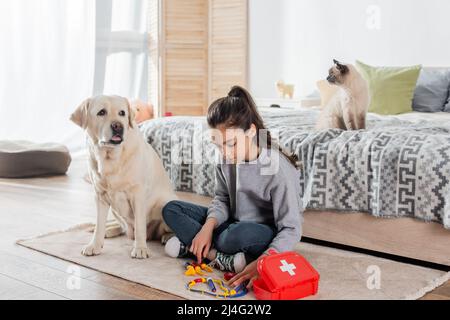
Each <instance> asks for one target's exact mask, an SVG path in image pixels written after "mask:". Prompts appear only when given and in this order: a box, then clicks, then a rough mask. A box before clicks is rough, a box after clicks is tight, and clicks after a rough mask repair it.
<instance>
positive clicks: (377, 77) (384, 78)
mask: <svg viewBox="0 0 450 320" xmlns="http://www.w3.org/2000/svg"><path fill="white" fill-rule="evenodd" d="M356 67H357V68H358V70H359V72H360V73H361V75H362V76H363V77H364V79H366V80H367V83H368V84H369V90H370V98H371V100H370V106H369V112H374V113H378V114H400V113H406V112H411V111H412V100H413V98H414V90H415V89H416V83H417V79H418V78H419V74H420V70H421V69H422V66H421V65H417V66H412V67H398V68H397V67H371V66H368V65H366V64H364V63H362V62H360V61H356Z"/></svg>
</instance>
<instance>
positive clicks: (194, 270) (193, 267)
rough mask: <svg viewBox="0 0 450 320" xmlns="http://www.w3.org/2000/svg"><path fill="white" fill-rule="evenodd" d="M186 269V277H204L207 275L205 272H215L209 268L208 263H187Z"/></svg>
mask: <svg viewBox="0 0 450 320" xmlns="http://www.w3.org/2000/svg"><path fill="white" fill-rule="evenodd" d="M184 267H185V268H186V271H185V272H184V274H185V275H186V276H197V275H198V276H203V275H204V274H205V273H204V272H203V271H206V272H210V273H211V272H213V270H212V269H211V267H210V266H208V265H207V264H206V263H201V264H198V263H195V262H192V263H189V262H186V264H185V265H184Z"/></svg>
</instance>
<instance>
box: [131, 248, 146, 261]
mask: <svg viewBox="0 0 450 320" xmlns="http://www.w3.org/2000/svg"><path fill="white" fill-rule="evenodd" d="M131 257H132V258H135V259H147V258H148V257H150V250H149V249H148V248H147V247H137V248H133V250H132V251H131Z"/></svg>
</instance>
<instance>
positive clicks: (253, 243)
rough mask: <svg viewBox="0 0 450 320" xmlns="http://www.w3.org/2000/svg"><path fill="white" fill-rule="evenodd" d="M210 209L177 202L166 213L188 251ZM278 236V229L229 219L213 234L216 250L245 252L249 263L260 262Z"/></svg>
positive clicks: (164, 216) (167, 218)
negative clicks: (259, 258) (258, 259)
mask: <svg viewBox="0 0 450 320" xmlns="http://www.w3.org/2000/svg"><path fill="white" fill-rule="evenodd" d="M207 211H208V208H207V207H203V206H199V205H196V204H193V203H189V202H185V201H179V200H173V201H170V202H168V203H167V204H166V205H165V206H164V208H163V210H162V215H163V218H164V221H165V222H166V223H167V225H168V226H169V227H170V228H171V229H172V230H173V232H174V233H175V235H176V236H177V237H178V239H180V241H181V242H182V243H183V244H185V245H186V246H187V247H188V248H189V247H190V246H191V242H192V240H193V239H194V237H195V236H196V235H197V233H198V232H199V231H200V229H201V228H202V226H203V224H204V223H205V221H206V218H207ZM275 235H276V229H275V227H272V226H269V225H265V224H260V223H254V222H244V221H242V222H239V221H232V220H229V221H227V222H224V223H223V224H221V225H220V226H218V227H217V228H216V229H215V230H214V233H213V247H214V248H215V249H217V251H219V252H222V253H225V254H235V253H238V252H243V253H244V254H245V258H246V261H247V263H249V262H251V261H253V260H255V259H257V258H258V257H259V256H260V255H261V254H262V253H263V252H264V251H265V250H266V249H267V247H268V246H269V244H270V243H271V242H272V239H273V238H274V237H275Z"/></svg>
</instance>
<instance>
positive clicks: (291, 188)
mask: <svg viewBox="0 0 450 320" xmlns="http://www.w3.org/2000/svg"><path fill="white" fill-rule="evenodd" d="M277 168H278V170H277ZM215 172H216V173H215V175H216V187H215V196H214V199H213V201H212V202H211V204H210V205H209V208H208V218H210V217H214V218H216V219H217V221H218V225H220V224H222V223H224V222H225V221H227V220H229V219H232V220H236V221H247V222H256V223H263V224H267V225H270V226H274V227H275V228H276V230H277V234H276V236H275V238H274V239H273V240H272V243H271V244H270V245H269V249H270V248H273V249H275V250H277V251H278V252H283V251H289V250H292V249H293V247H294V245H295V244H296V243H298V242H299V241H300V238H301V233H302V228H301V224H302V222H303V207H302V200H301V197H300V172H299V171H298V170H297V169H296V168H295V167H294V166H293V165H292V164H291V163H290V162H289V160H288V159H287V158H286V157H285V156H284V155H282V154H281V153H280V152H279V151H278V150H275V149H265V148H263V149H262V151H261V152H260V155H259V157H258V158H257V159H256V160H254V161H251V162H243V163H239V164H226V163H225V160H224V159H222V161H221V162H220V163H219V164H217V165H216V171H215Z"/></svg>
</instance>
